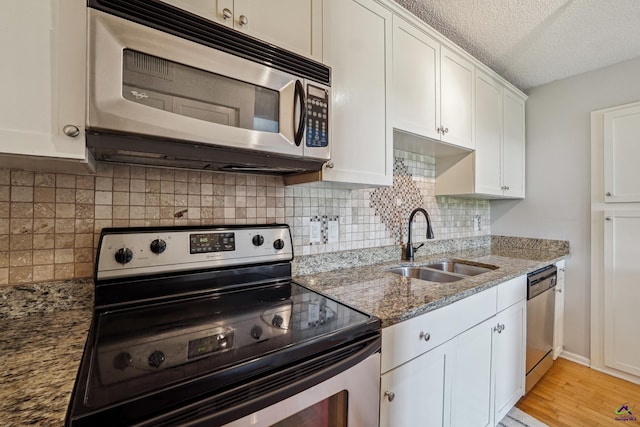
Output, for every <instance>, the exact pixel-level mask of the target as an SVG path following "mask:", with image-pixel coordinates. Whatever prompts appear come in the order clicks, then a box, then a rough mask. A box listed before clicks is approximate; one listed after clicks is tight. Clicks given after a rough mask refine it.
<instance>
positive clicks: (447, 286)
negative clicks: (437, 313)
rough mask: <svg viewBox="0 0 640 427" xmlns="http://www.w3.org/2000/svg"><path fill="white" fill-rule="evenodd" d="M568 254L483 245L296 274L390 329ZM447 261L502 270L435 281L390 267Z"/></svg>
mask: <svg viewBox="0 0 640 427" xmlns="http://www.w3.org/2000/svg"><path fill="white" fill-rule="evenodd" d="M567 256H568V250H567V251H552V250H544V249H506V248H504V249H499V248H491V247H489V248H481V249H475V250H469V251H456V252H450V253H441V254H437V255H430V256H426V257H419V258H417V259H416V261H414V262H406V261H405V262H399V261H390V262H385V263H381V264H376V265H371V266H366V267H357V268H348V269H342V270H334V271H329V272H324V273H321V274H311V275H305V276H297V277H294V280H295V281H296V282H298V283H300V284H302V285H306V286H308V287H310V288H312V289H314V290H317V291H319V292H322V293H324V294H326V295H328V296H330V297H332V298H335V299H337V300H339V301H341V302H343V303H345V304H349V305H351V306H352V307H355V308H357V309H359V310H361V311H364V312H366V313H369V314H372V315H374V316H377V317H379V318H380V319H381V320H382V326H383V327H387V326H391V325H393V324H395V323H398V322H401V321H403V320H407V319H410V318H412V317H415V316H418V315H420V314H423V313H426V312H429V311H432V310H435V309H437V308H440V307H443V306H445V305H448V304H451V303H452V302H455V301H458V300H460V299H462V298H465V297H468V296H470V295H473V294H475V293H478V292H481V291H483V290H485V289H488V288H490V287H493V286H496V285H498V284H500V283H503V282H505V281H507V280H509V279H512V278H515V277H518V276H521V275H523V274H527V273H530V272H532V271H535V270H537V269H539V268H542V267H545V266H547V265H549V264H552V263H555V262H557V261H559V260H562V259H565V258H566V257H567ZM445 259H456V260H464V261H467V262H469V263H471V264H478V265H483V264H489V265H492V266H497V267H498V268H497V269H495V270H492V271H488V272H486V273H482V274H479V275H477V276H470V277H468V278H465V279H462V280H459V281H456V282H450V283H435V282H427V281H424V280H420V279H412V278H407V277H402V276H400V275H397V274H394V273H390V272H387V271H385V269H388V268H390V267H394V266H399V265H413V266H421V265H426V264H430V263H433V262H438V261H442V260H445Z"/></svg>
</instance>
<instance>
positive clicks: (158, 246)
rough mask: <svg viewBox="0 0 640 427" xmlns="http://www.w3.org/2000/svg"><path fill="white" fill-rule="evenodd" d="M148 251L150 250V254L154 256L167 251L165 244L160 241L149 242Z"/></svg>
mask: <svg viewBox="0 0 640 427" xmlns="http://www.w3.org/2000/svg"><path fill="white" fill-rule="evenodd" d="M149 249H151V252H153V253H154V254H161V253H162V252H164V250H165V249H167V242H165V241H164V240H162V239H156V240H154V241H153V242H151V244H150V245H149Z"/></svg>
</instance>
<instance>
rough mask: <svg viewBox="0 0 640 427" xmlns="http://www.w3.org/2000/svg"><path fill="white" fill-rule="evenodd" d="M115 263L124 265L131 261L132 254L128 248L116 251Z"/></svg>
mask: <svg viewBox="0 0 640 427" xmlns="http://www.w3.org/2000/svg"><path fill="white" fill-rule="evenodd" d="M115 258H116V262H118V263H120V264H122V265H124V264H126V263H128V262H129V261H131V260H132V259H133V252H132V251H131V249H129V248H120V249H118V250H117V251H116V255H115Z"/></svg>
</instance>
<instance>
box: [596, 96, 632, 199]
mask: <svg viewBox="0 0 640 427" xmlns="http://www.w3.org/2000/svg"><path fill="white" fill-rule="evenodd" d="M638 159H640V106H634V107H625V108H621V109H619V110H614V111H609V112H607V113H604V190H605V202H640V168H638Z"/></svg>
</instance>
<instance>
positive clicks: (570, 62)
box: [396, 0, 640, 90]
mask: <svg viewBox="0 0 640 427" xmlns="http://www.w3.org/2000/svg"><path fill="white" fill-rule="evenodd" d="M396 1H397V2H398V3H399V4H401V5H402V6H404V7H405V8H406V9H408V10H410V11H411V12H413V13H414V14H415V15H417V16H418V17H420V18H421V19H422V20H424V21H426V22H427V23H428V24H429V25H431V26H432V27H433V28H435V29H436V30H437V31H439V32H440V33H442V34H444V35H445V36H447V37H448V38H449V39H451V40H452V41H453V42H455V43H456V44H457V45H459V46H460V47H462V48H463V49H464V50H466V51H467V52H469V53H470V54H472V55H473V56H475V57H476V58H478V59H479V60H480V61H482V62H483V63H484V64H486V65H487V66H489V67H490V68H491V69H493V70H494V71H496V72H497V73H498V74H500V75H501V76H503V77H504V78H505V79H507V80H508V81H510V82H511V83H512V84H514V85H515V86H517V87H518V88H520V89H522V90H527V89H530V88H532V87H536V86H540V85H542V84H545V83H549V82H552V81H554V80H559V79H562V78H565V77H569V76H573V75H576V74H580V73H584V72H587V71H591V70H595V69H598V68H602V67H605V66H607V65H611V64H615V63H617V62H621V61H624V60H627V59H631V58H635V57H638V56H640V0H396ZM638 77H639V81H640V76H638Z"/></svg>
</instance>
